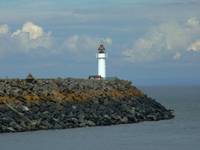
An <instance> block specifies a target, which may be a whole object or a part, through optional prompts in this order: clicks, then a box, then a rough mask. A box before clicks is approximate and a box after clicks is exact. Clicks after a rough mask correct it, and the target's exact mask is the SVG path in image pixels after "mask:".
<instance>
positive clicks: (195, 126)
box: [0, 87, 200, 150]
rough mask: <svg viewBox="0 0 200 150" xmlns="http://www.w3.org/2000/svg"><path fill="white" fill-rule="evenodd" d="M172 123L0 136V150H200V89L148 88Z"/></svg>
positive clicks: (147, 90) (162, 122)
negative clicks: (171, 111) (171, 116)
mask: <svg viewBox="0 0 200 150" xmlns="http://www.w3.org/2000/svg"><path fill="white" fill-rule="evenodd" d="M142 89H143V90H144V91H145V93H147V94H148V95H150V96H152V97H154V98H156V100H157V101H159V102H160V103H162V104H163V105H164V106H166V107H167V108H170V109H174V110H175V114H176V117H175V118H174V119H172V120H164V121H159V122H142V123H138V124H128V125H117V126H106V127H92V128H77V129H66V130H50V131H36V132H25V133H14V134H0V150H40V149H41V150H147V149H148V150H188V149H190V150H200V87H146V88H142Z"/></svg>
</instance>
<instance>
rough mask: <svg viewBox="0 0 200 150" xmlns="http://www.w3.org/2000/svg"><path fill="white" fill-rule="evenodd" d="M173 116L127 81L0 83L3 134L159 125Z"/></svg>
mask: <svg viewBox="0 0 200 150" xmlns="http://www.w3.org/2000/svg"><path fill="white" fill-rule="evenodd" d="M173 117H174V115H173V112H172V111H171V110H168V109H166V108H165V107H164V106H162V105H161V104H160V103H158V102H156V101H155V100H154V99H152V98H149V97H148V96H147V95H145V94H143V93H142V92H141V91H140V90H138V89H137V88H136V87H134V86H132V84H131V82H129V81H125V80H114V81H106V80H101V81H96V80H84V79H72V78H67V79H61V78H59V79H35V78H33V77H32V76H29V77H27V79H25V80H20V79H12V80H11V79H5V80H0V132H22V131H32V130H43V129H65V128H76V127H87V126H89V127H92V126H104V125H115V124H127V123H137V122H141V121H158V120H164V119H171V118H173Z"/></svg>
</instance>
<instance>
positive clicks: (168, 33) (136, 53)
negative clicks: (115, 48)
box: [122, 17, 200, 62]
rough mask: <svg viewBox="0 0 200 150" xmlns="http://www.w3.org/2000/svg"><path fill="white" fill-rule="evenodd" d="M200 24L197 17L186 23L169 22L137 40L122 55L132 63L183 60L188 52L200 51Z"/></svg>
mask: <svg viewBox="0 0 200 150" xmlns="http://www.w3.org/2000/svg"><path fill="white" fill-rule="evenodd" d="M199 34H200V22H199V20H198V19H197V18H196V17H192V18H189V19H188V20H187V21H186V22H185V23H183V24H181V23H178V22H167V23H163V24H160V25H159V26H157V27H155V28H152V29H151V30H150V31H149V32H148V33H146V34H145V35H144V36H143V37H141V38H139V39H137V40H136V41H135V42H134V43H133V45H132V46H131V47H130V48H127V49H125V50H124V51H123V52H122V55H123V56H124V57H125V58H126V59H127V60H128V61H130V62H144V61H155V60H161V59H162V60H170V59H175V60H178V59H181V56H182V55H183V54H185V53H187V51H188V50H189V51H193V52H195V51H199V50H200V40H198V38H200V36H199Z"/></svg>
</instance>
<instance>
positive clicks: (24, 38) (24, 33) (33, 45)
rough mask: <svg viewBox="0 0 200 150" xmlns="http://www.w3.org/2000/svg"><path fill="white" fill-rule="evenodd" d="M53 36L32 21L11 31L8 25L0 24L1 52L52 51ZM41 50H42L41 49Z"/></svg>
mask: <svg viewBox="0 0 200 150" xmlns="http://www.w3.org/2000/svg"><path fill="white" fill-rule="evenodd" d="M51 45H52V36H51V33H50V32H45V31H44V30H43V28H42V27H41V26H38V25H36V24H34V23H32V22H27V23H25V24H24V25H23V26H22V28H21V29H17V30H16V31H15V32H13V33H12V32H10V31H9V27H8V25H6V24H4V25H0V53H1V54H6V53H12V52H22V53H29V52H30V53H32V52H37V53H38V52H39V53H40V52H44V51H45V50H48V51H50V50H51V49H50V48H51ZM39 50H40V51H39Z"/></svg>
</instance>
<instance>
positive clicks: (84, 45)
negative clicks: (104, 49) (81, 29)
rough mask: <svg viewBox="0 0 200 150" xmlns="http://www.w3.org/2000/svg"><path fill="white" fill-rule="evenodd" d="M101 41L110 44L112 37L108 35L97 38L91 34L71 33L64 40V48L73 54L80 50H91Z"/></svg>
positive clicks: (80, 51)
mask: <svg viewBox="0 0 200 150" xmlns="http://www.w3.org/2000/svg"><path fill="white" fill-rule="evenodd" d="M101 42H102V43H104V44H105V45H106V46H110V45H112V39H111V38H109V37H107V38H98V37H91V36H79V35H73V36H70V37H68V38H67V39H66V41H65V42H64V49H65V50H66V51H68V52H70V53H73V54H78V53H80V54H82V52H91V51H94V50H96V49H97V47H98V45H99V44H100V43H101Z"/></svg>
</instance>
